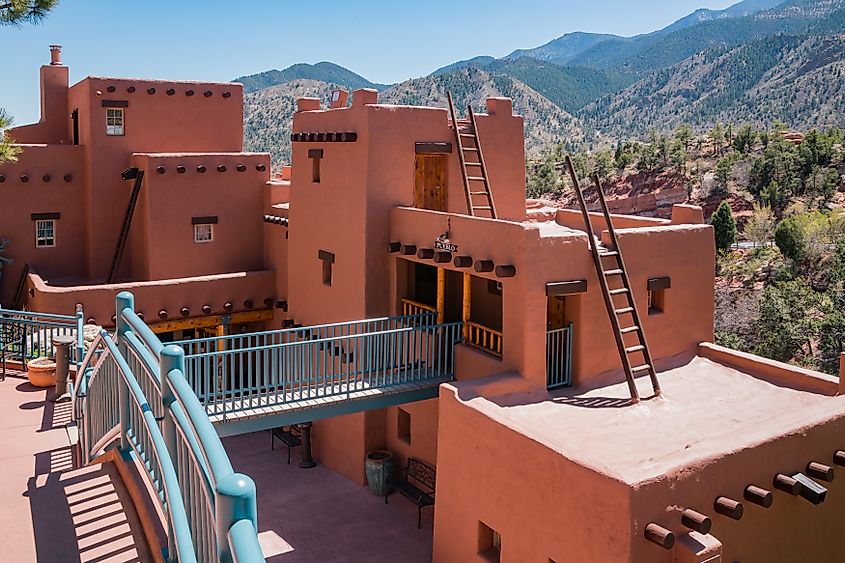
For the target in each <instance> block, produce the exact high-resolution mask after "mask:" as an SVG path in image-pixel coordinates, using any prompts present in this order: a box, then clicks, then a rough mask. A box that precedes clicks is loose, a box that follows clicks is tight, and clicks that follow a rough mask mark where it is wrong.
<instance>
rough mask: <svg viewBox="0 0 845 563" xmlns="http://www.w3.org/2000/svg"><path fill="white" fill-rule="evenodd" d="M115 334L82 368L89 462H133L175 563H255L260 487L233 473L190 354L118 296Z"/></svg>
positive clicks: (80, 397)
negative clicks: (110, 450)
mask: <svg viewBox="0 0 845 563" xmlns="http://www.w3.org/2000/svg"><path fill="white" fill-rule="evenodd" d="M116 324H117V331H116V334H115V336H114V338H112V337H111V336H109V335H108V334H107V333H106V332H105V331H103V332H102V333H101V334H100V335H99V337H98V338H97V340H96V341H95V343H94V345H93V346H92V347H91V348H90V349H89V351H88V354H87V355H86V357H85V361H84V362H83V364H82V367H81V376H80V377H79V382H78V385H77V388H76V393H75V405H74V412H75V414H76V419H77V424H78V425H79V430H80V446H81V449H82V453H83V456H84V459H85V461H87V462H90V461H92V460H93V459H94V458H96V457H97V456H98V455H99V454H100V453H101V452H102V451H103V449H104V448H105V447H106V446H107V445H108V444H109V443H111V442H113V441H114V440H118V441H119V447H120V450H121V453H122V454H124V455H134V456H135V457H136V458H137V459H138V460H139V462H140V465H141V466H142V467H143V468H144V473H145V474H144V477H145V478H146V479H147V481H148V483H149V484H150V486H151V487H152V489H153V490H154V491H155V493H156V494H155V497H156V498H155V500H156V501H157V502H158V503H159V506H160V507H161V509H162V513H163V514H164V515H165V518H166V521H165V523H164V525H165V532H166V536H167V540H168V546H167V556H168V559H169V560H171V561H180V562H183V561H184V562H193V561H201V562H205V561H224V562H229V561H241V562H249V563H252V562H259V561H263V560H264V558H263V556H262V555H261V548H260V546H259V545H258V536H257V518H256V514H257V510H256V493H255V484H254V483H253V481H252V480H251V479H250V478H249V477H247V476H246V475H241V474H238V473H235V472H234V471H233V469H232V465H231V463H230V462H229V458H228V456H227V454H226V451H225V449H224V448H223V444H222V442H221V441H220V438H219V437H218V436H217V433H216V432H215V430H214V427H213V426H212V425H211V422H210V421H209V419H208V416H207V415H206V413H205V411H204V409H203V407H202V405H201V404H200V403H199V400H198V399H197V397H196V395H194V393H193V390H192V389H191V387H190V385H188V383H187V381H186V380H185V376H184V352H183V350H182V349H181V348H179V347H178V346H168V347H164V346H163V345H162V344H161V342H160V341H159V340H158V338H157V337H156V336H155V335H154V334H153V333H152V331H150V330H149V328H148V327H147V326H146V325H144V323H143V321H141V320H140V318H139V317H138V315H137V314H136V313H135V311H134V298H133V296H132V294H131V293H127V292H124V293H121V294H120V295H118V297H117V315H116Z"/></svg>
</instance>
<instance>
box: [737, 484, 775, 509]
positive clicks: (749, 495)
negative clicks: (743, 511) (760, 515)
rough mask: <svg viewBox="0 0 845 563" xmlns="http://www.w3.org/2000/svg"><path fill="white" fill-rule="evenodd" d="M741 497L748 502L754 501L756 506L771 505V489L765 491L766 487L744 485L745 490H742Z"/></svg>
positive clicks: (766, 506) (764, 506) (767, 506)
mask: <svg viewBox="0 0 845 563" xmlns="http://www.w3.org/2000/svg"><path fill="white" fill-rule="evenodd" d="M743 498H745V500H747V501H748V502H751V503H754V504H756V505H757V506H762V507H763V508H769V507H770V506H772V501H773V500H774V498H773V497H772V492H771V491H767V490H766V489H764V488H762V487H758V486H756V485H748V486H747V487H745V491H743Z"/></svg>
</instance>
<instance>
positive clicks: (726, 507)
mask: <svg viewBox="0 0 845 563" xmlns="http://www.w3.org/2000/svg"><path fill="white" fill-rule="evenodd" d="M713 508H714V509H715V510H716V512H718V513H719V514H721V515H722V516H727V517H728V518H731V519H733V520H739V519H740V518H742V513H743V510H744V509H743V506H742V503H741V502H739V501H736V500H733V499H731V498H728V497H719V498H717V499H716V502H715V503H714V504H713Z"/></svg>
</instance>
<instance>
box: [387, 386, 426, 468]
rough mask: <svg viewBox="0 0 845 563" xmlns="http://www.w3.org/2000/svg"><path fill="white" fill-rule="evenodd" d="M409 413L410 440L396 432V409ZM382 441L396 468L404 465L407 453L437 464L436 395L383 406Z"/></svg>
mask: <svg viewBox="0 0 845 563" xmlns="http://www.w3.org/2000/svg"><path fill="white" fill-rule="evenodd" d="M400 408H401V409H402V410H404V411H405V412H407V413H408V414H409V415H410V419H411V436H410V441H406V440H404V439H402V437H400V435H399V424H398V421H399V409H400ZM386 411H387V412H386V426H385V444H386V446H387V449H388V450H390V451H391V452H393V455H394V463H395V464H396V470H397V472H398V471H399V470H400V469H402V468H403V467H405V463H406V462H407V461H408V458H409V457H414V458H417V459H421V460H423V461H424V462H426V463H428V464H430V465H434V466H436V465H437V418H438V399H430V400H428V401H418V402H416V403H407V404H405V405H402V406H401V407H390V408H388V409H386Z"/></svg>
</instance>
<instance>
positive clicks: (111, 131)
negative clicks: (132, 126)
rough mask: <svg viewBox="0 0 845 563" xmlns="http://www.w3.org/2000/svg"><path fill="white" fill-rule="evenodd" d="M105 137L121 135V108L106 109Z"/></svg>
mask: <svg viewBox="0 0 845 563" xmlns="http://www.w3.org/2000/svg"><path fill="white" fill-rule="evenodd" d="M106 135H123V108H106Z"/></svg>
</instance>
